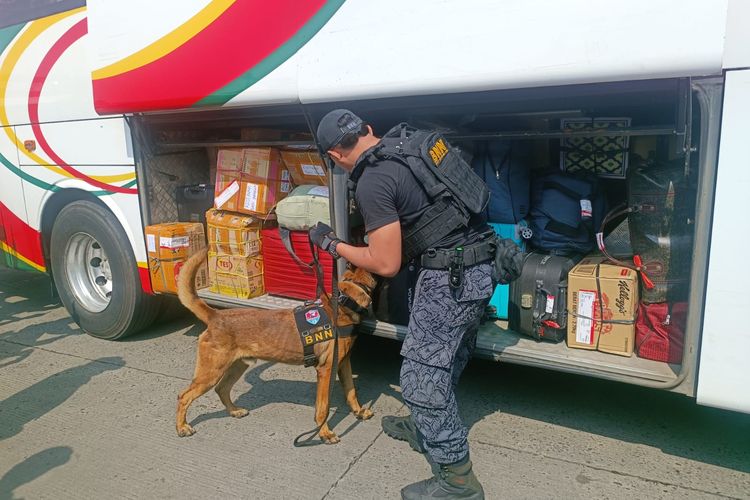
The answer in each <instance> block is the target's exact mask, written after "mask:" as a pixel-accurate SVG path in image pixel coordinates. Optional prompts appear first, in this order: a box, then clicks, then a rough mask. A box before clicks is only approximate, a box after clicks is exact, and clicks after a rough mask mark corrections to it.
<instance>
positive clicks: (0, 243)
mask: <svg viewBox="0 0 750 500" xmlns="http://www.w3.org/2000/svg"><path fill="white" fill-rule="evenodd" d="M0 250H2V251H3V252H5V253H7V254H10V255H12V256H13V257H15V258H17V259H18V260H20V261H21V262H23V263H24V264H27V265H29V266H31V267H33V268H34V269H36V270H37V271H41V272H46V271H47V268H46V267H44V266H40V265H39V264H37V263H36V262H33V261H31V260H29V259H27V258H26V257H24V256H23V255H21V254H20V253H18V252H17V251H16V250H15V249H13V248H11V247H9V246H8V245H7V244H6V243H5V242H4V241H0Z"/></svg>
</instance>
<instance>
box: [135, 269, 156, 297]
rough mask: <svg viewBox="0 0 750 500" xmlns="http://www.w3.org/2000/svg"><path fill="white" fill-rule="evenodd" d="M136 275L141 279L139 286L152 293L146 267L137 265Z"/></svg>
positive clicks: (149, 276)
mask: <svg viewBox="0 0 750 500" xmlns="http://www.w3.org/2000/svg"><path fill="white" fill-rule="evenodd" d="M138 277H139V278H140V279H141V288H142V289H143V291H144V292H146V293H150V294H153V293H154V289H153V288H151V275H150V274H149V272H148V268H147V267H140V266H139V267H138Z"/></svg>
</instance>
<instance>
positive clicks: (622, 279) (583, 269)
mask: <svg viewBox="0 0 750 500" xmlns="http://www.w3.org/2000/svg"><path fill="white" fill-rule="evenodd" d="M606 262H607V259H606V257H604V256H601V255H590V256H587V257H585V258H584V259H583V260H582V261H581V262H579V263H578V265H576V266H575V267H574V268H573V269H571V270H570V273H568V312H569V314H570V316H569V318H568V347H573V348H576V349H591V350H594V349H597V350H599V351H602V352H608V353H611V354H618V355H620V356H632V355H633V343H634V340H635V319H636V315H637V313H638V273H637V272H636V271H634V270H633V269H629V268H627V267H621V266H617V265H614V264H607V263H606ZM597 276H598V277H597ZM597 280H598V284H597ZM598 290H601V296H600V295H599V292H598ZM602 318H603V321H602ZM615 321H616V322H617V323H615Z"/></svg>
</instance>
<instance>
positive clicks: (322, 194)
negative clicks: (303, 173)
mask: <svg viewBox="0 0 750 500" xmlns="http://www.w3.org/2000/svg"><path fill="white" fill-rule="evenodd" d="M328 207H329V205H328V187H327V186H313V185H305V186H298V187H296V188H294V189H293V190H292V192H291V193H289V196H287V197H286V198H284V199H283V200H281V201H280V202H278V203H277V204H276V219H277V221H278V223H279V227H282V228H285V229H289V230H290V231H307V230H309V229H310V228H311V227H313V226H314V225H315V224H316V223H317V222H323V223H325V224H328V225H330V224H331V215H330V212H329V208H328Z"/></svg>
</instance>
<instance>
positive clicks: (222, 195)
mask: <svg viewBox="0 0 750 500" xmlns="http://www.w3.org/2000/svg"><path fill="white" fill-rule="evenodd" d="M291 190H292V184H291V179H290V177H289V172H288V171H287V169H286V168H284V165H283V163H282V161H281V156H280V155H279V151H278V150H277V149H275V148H245V149H221V150H219V152H218V158H217V171H216V189H215V192H216V197H215V199H214V207H215V208H218V209H222V210H229V211H232V212H241V213H245V214H250V215H265V214H267V213H269V212H270V211H271V209H272V208H273V207H274V205H276V203H277V202H278V201H279V200H282V199H283V198H284V197H285V196H286V195H287V194H288V193H289V192H290V191H291Z"/></svg>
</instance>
